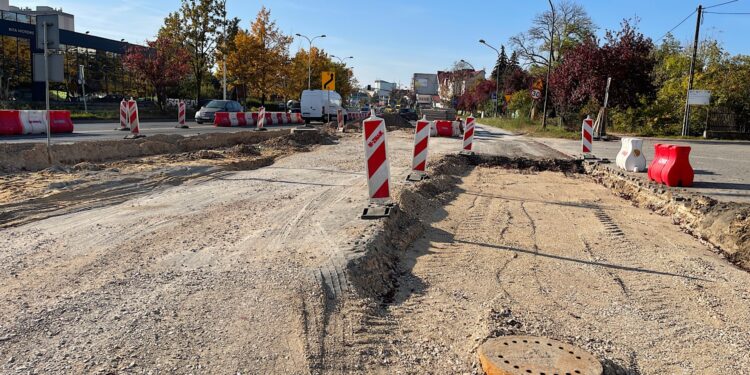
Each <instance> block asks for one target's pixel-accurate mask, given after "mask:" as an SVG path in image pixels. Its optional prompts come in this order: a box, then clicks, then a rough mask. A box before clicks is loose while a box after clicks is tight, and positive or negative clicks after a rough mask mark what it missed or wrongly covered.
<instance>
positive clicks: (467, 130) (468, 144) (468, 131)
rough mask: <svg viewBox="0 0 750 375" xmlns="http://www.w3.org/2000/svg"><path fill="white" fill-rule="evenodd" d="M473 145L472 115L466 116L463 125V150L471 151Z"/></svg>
mask: <svg viewBox="0 0 750 375" xmlns="http://www.w3.org/2000/svg"><path fill="white" fill-rule="evenodd" d="M473 146H474V117H471V116H469V117H468V118H466V126H465V127H464V151H471V148H472V147H473Z"/></svg>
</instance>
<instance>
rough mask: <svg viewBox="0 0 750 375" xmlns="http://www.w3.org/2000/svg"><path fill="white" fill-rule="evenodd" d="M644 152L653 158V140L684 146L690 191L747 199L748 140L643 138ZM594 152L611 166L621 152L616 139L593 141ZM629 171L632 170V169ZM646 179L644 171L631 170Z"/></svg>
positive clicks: (572, 146) (563, 144) (571, 148)
mask: <svg viewBox="0 0 750 375" xmlns="http://www.w3.org/2000/svg"><path fill="white" fill-rule="evenodd" d="M534 140H536V141H537V142H540V143H542V144H545V145H547V146H549V147H552V148H553V149H555V150H558V151H560V152H563V153H565V154H568V155H571V156H576V155H580V154H581V142H580V141H572V140H568V139H552V138H534ZM643 140H644V141H643V153H644V155H645V156H646V161H647V162H649V163H650V162H651V160H653V158H654V144H655V143H669V144H679V145H687V146H690V147H691V148H692V150H691V151H690V163H691V165H692V166H693V169H694V170H695V182H694V185H693V187H692V188H690V189H689V190H690V191H694V192H697V193H701V194H705V195H708V196H710V197H712V198H714V199H718V200H721V201H732V202H750V142H747V141H710V140H706V141H702V140H690V141H686V140H675V139H658V138H643ZM593 146H594V155H596V156H597V157H599V158H608V159H609V160H611V161H612V164H613V165H614V162H615V158H616V157H617V153H618V152H619V151H620V142H619V141H610V142H602V141H594V145H593ZM631 173H632V172H631ZM632 174H633V175H634V176H639V177H643V178H648V177H647V175H646V173H645V172H643V173H632Z"/></svg>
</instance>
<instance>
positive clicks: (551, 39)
mask: <svg viewBox="0 0 750 375" xmlns="http://www.w3.org/2000/svg"><path fill="white" fill-rule="evenodd" d="M547 1H548V2H549V7H550V9H552V27H550V34H549V59H547V82H545V83H544V107H543V108H542V116H543V117H542V129H547V97H548V96H549V74H550V72H551V71H552V51H554V49H555V43H554V42H555V6H554V5H552V0H547Z"/></svg>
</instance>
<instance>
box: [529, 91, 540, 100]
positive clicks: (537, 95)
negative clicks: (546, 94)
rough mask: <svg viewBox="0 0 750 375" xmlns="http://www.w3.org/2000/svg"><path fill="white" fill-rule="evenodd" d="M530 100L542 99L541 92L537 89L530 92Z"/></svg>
mask: <svg viewBox="0 0 750 375" xmlns="http://www.w3.org/2000/svg"><path fill="white" fill-rule="evenodd" d="M531 98H532V99H534V100H539V99H541V98H542V92H541V91H540V90H537V89H533V90H531Z"/></svg>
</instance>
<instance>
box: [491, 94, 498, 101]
mask: <svg viewBox="0 0 750 375" xmlns="http://www.w3.org/2000/svg"><path fill="white" fill-rule="evenodd" d="M492 100H497V93H496V92H493V93H492Z"/></svg>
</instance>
